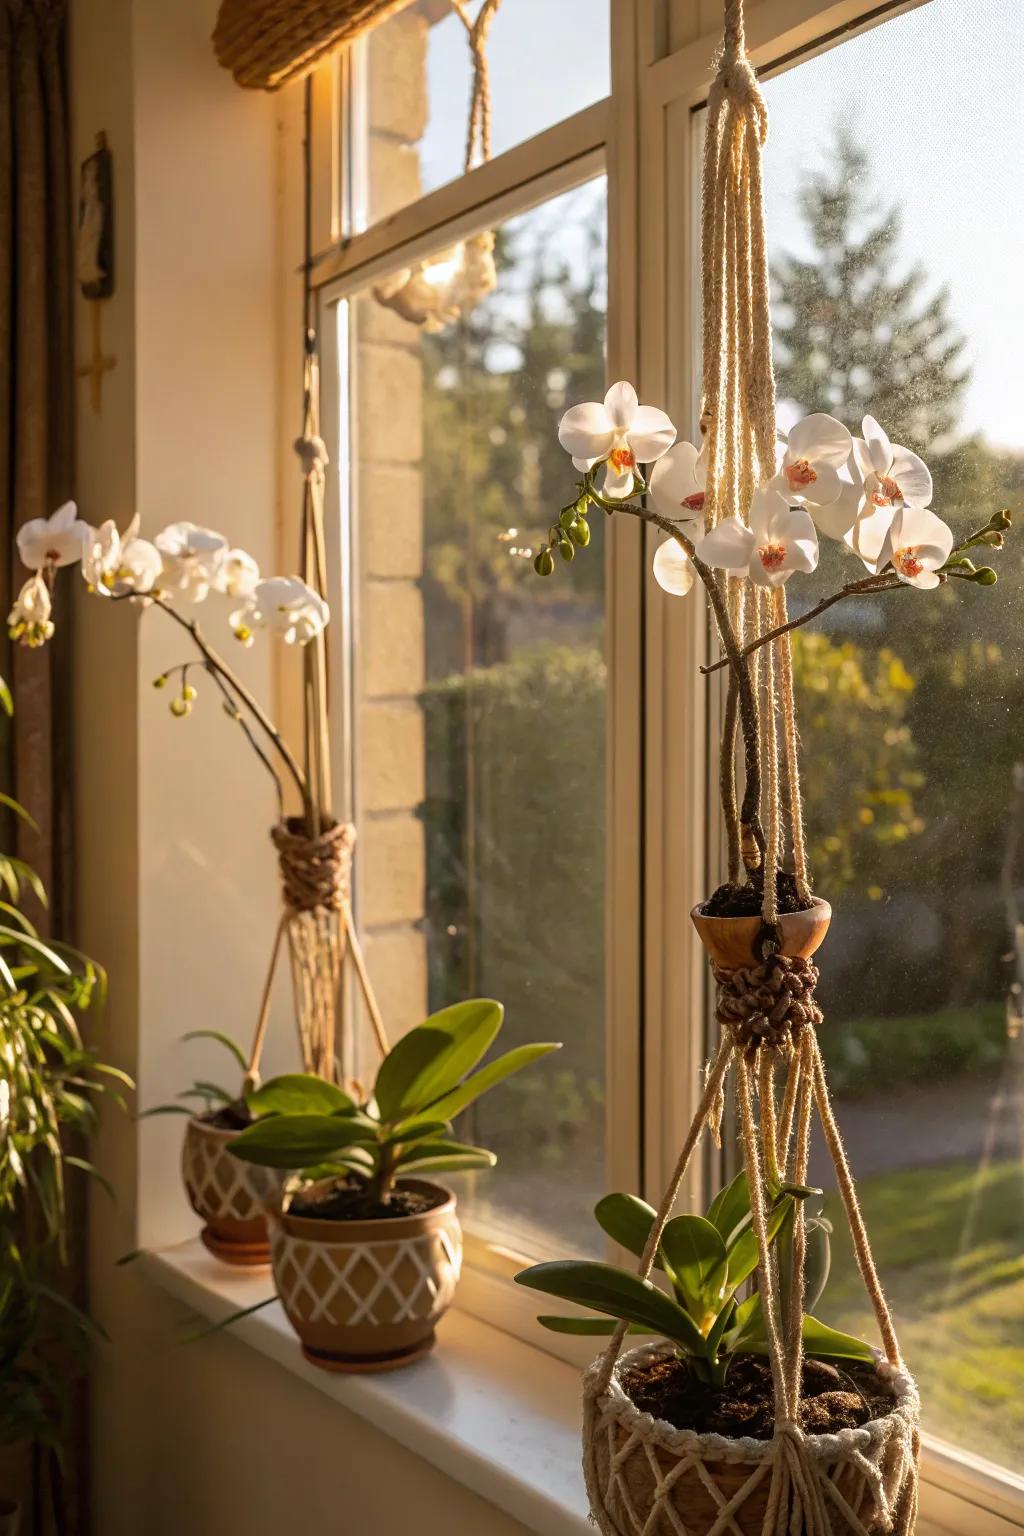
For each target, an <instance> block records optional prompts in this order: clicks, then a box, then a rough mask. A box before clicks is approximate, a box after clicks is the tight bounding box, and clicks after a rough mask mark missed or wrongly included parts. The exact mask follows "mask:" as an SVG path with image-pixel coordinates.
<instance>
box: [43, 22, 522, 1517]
mask: <svg viewBox="0 0 1024 1536" xmlns="http://www.w3.org/2000/svg"><path fill="white" fill-rule="evenodd" d="M71 8H72V20H73V44H72V70H73V92H72V96H73V129H74V152H75V160H76V161H78V160H80V159H81V158H82V157H83V156H84V155H85V154H87V153H88V152H89V151H90V149H91V148H92V145H93V141H94V136H95V134H96V132H97V131H98V130H100V129H103V130H105V131H106V133H107V136H108V139H109V142H110V145H111V148H112V151H113V154H114V161H115V191H116V200H117V292H116V294H115V297H114V298H113V300H112V301H111V302H110V303H109V304H108V305H107V306H105V312H104V319H103V324H104V342H105V346H106V348H107V349H108V350H111V351H113V352H114V354H115V355H116V357H117V360H118V361H117V368H116V369H115V371H114V372H113V373H112V374H109V375H108V376H107V378H106V380H105V385H104V397H103V409H102V414H101V415H99V416H95V415H93V414H92V412H91V410H90V408H89V404H88V400H87V398H86V397H85V395H84V392H83V394H82V395H81V396H80V400H79V406H80V416H79V462H78V495H79V499H80V502H81V506H82V510H83V515H84V516H86V517H87V518H89V519H90V520H92V521H94V522H96V521H99V520H100V519H101V518H103V517H105V516H109V515H114V516H116V517H117V518H118V520H119V521H121V522H124V521H126V520H127V518H128V517H129V516H130V514H131V511H132V510H133V508H134V507H135V506H138V508H139V509H140V511H141V512H142V516H143V527H144V532H148V533H150V534H152V533H153V532H155V531H156V530H157V529H158V528H159V527H160V526H161V525H162V524H163V523H164V522H167V521H170V520H172V519H177V518H190V519H192V520H194V521H196V522H199V523H208V524H211V525H213V526H216V527H218V528H220V529H222V530H223V532H224V533H225V534H227V535H228V536H229V537H230V538H232V539H233V540H237V541H238V542H239V543H242V544H244V545H245V546H247V547H248V548H249V549H251V550H252V552H253V553H254V554H255V555H256V556H257V558H259V559H260V560H261V562H263V563H264V564H265V565H268V566H272V565H274V564H275V544H276V541H277V534H278V528H279V524H280V520H281V511H282V509H281V507H280V506H279V505H278V498H277V494H276V489H275V487H276V484H277V480H278V476H279V474H280V473H282V462H281V455H280V453H279V443H280V441H281V440H282V402H283V400H284V396H283V394H282V392H281V373H280V366H279V365H280V364H281V362H282V359H283V357H284V356H285V354H284V353H283V352H282V348H286V349H287V361H289V362H292V361H294V355H293V348H292V347H291V345H290V344H289V341H288V336H287V335H286V333H285V331H284V330H283V329H282V328H281V326H280V324H279V322H278V317H277V303H278V296H279V293H280V289H281V281H282V274H283V273H284V272H286V271H287V270H289V268H290V267H291V266H292V264H293V263H292V253H291V251H290V250H289V249H288V248H287V242H284V243H279V236H280V235H281V234H282V225H281V219H280V216H279V211H280V208H281V206H283V204H282V201H281V199H282V197H283V189H282V166H283V165H285V163H286V161H287V163H294V156H295V154H296V153H297V148H296V142H295V138H294V123H295V118H296V114H295V110H294V108H295V101H294V92H293V93H292V95H291V98H290V99H289V97H288V96H287V95H285V96H283V97H282V98H280V99H279V100H275V99H274V98H269V97H266V96H263V95H258V94H252V93H244V92H242V91H239V90H238V89H237V88H236V87H235V86H234V85H233V84H232V82H231V81H230V79H229V77H228V76H227V75H226V74H225V73H223V72H222V71H221V70H219V69H218V68H217V67H216V65H215V64H214V62H213V59H212V55H211V51H210V46H209V34H210V31H211V28H212V25H213V20H214V14H215V10H216V5H215V0H174V3H168V0H72V7H71ZM282 125H286V126H282ZM283 233H284V234H285V235H286V236H287V241H288V242H290V241H291V240H292V238H293V234H294V221H293V220H292V219H289V220H288V221H287V224H286V226H285V227H284V230H283ZM87 326H88V317H87V316H86V315H85V314H84V312H83V313H81V314H80V315H79V324H78V334H79V343H80V346H81V347H82V348H83V349H84V347H85V345H86V344H87V341H88V330H87ZM285 377H287V369H286V370H285ZM288 409H289V410H290V409H291V407H290V406H289V407H288ZM285 425H286V426H290V425H291V422H290V420H289V422H287V423H285ZM284 435H285V436H290V435H294V427H293V426H292V430H291V431H290V432H287V433H285V434H284ZM79 609H80V611H79V613H78V643H77V657H78V672H77V679H76V697H77V706H76V707H77V718H76V722H75V739H76V754H77V755H76V764H77V777H76V785H75V793H76V801H77V811H78V878H79V902H80V913H81V922H80V933H79V938H80V940H81V942H82V943H83V944H84V945H85V946H86V947H87V948H88V949H89V950H90V951H92V952H93V953H95V954H96V955H97V956H98V957H99V958H100V959H101V960H103V961H104V962H105V963H106V964H107V966H108V967H109V970H110V981H111V1002H110V1008H109V1013H108V1018H107V1022H106V1026H105V1036H104V1039H103V1042H102V1043H103V1048H104V1050H105V1052H106V1053H107V1055H108V1056H109V1057H111V1058H112V1059H114V1060H116V1061H118V1062H119V1063H120V1064H121V1065H123V1066H124V1067H126V1068H127V1069H128V1070H129V1071H131V1072H133V1073H134V1074H135V1075H136V1077H137V1079H138V1082H139V1097H140V1103H142V1104H150V1103H153V1102H157V1101H159V1100H162V1099H165V1098H168V1097H170V1096H172V1095H173V1094H174V1093H175V1092H176V1091H177V1089H178V1088H179V1087H181V1086H182V1084H183V1083H185V1082H187V1081H188V1080H189V1078H190V1077H191V1076H193V1075H195V1074H196V1073H198V1074H199V1075H210V1073H211V1072H212V1071H215V1070H216V1069H217V1068H219V1066H220V1062H219V1060H218V1058H217V1057H216V1056H215V1055H213V1054H206V1053H205V1052H204V1051H203V1050H202V1049H191V1054H190V1049H189V1048H185V1049H183V1048H182V1047H181V1046H180V1045H179V1043H178V1041H179V1037H180V1035H181V1034H182V1033H183V1032H184V1031H185V1030H186V1029H189V1028H197V1027H203V1026H213V1027H218V1028H222V1029H226V1030H228V1031H229V1032H230V1033H232V1034H238V1035H244V1034H245V1033H246V1031H247V1030H248V1029H249V1028H250V1027H251V1024H252V1021H253V1012H254V1009H255V1006H256V1002H257V998H258V992H259V986H260V981H261V975H262V970H263V966H264V964H265V959H266V954H267V944H268V941H269V937H270V934H271V931H272V926H273V922H274V919H275V909H276V887H275V879H274V869H273V862H272V858H271V854H270V850H269V847H268V843H267V835H266V834H267V829H268V827H269V824H270V822H271V820H272V816H273V803H272V799H271V796H270V794H269V793H268V789H267V784H266V782H265V780H264V778H263V775H262V770H261V769H260V768H259V766H258V765H257V764H256V763H255V762H254V761H251V760H250V759H249V758H248V757H247V755H246V751H245V749H244V744H243V743H241V742H240V741H239V740H237V739H236V738H235V736H234V734H233V728H232V727H231V725H230V723H229V722H228V721H227V720H226V719H225V717H224V716H223V714H222V713H221V711H220V708H219V706H218V704H217V703H216V701H215V700H214V698H213V697H212V696H211V690H209V689H204V690H202V698H201V700H200V704H199V705H198V706H197V709H196V711H195V713H194V715H193V717H192V718H191V719H189V720H188V721H185V722H178V721H174V720H172V719H171V717H170V715H169V714H168V712H167V709H166V695H163V694H155V693H154V692H153V691H152V690H151V688H150V680H151V679H152V677H153V676H154V674H155V673H156V672H157V671H159V670H160V669H161V668H162V667H164V666H166V665H167V664H168V663H169V662H172V661H175V660H178V659H181V658H182V655H183V653H182V650H181V646H180V644H179V643H177V642H176V641H174V640H173V639H172V637H171V636H170V635H169V632H168V627H167V625H166V623H165V621H163V619H162V617H161V615H159V614H155V613H154V614H149V615H147V616H146V617H145V618H144V619H143V621H142V623H141V625H140V624H139V623H138V622H137V617H136V616H135V615H133V614H131V613H129V612H127V611H126V610H125V609H124V608H120V609H117V610H111V609H109V608H107V609H104V608H103V606H102V605H101V604H100V603H99V602H98V601H97V600H95V599H89V598H87V597H86V596H85V595H84V593H83V594H82V598H81V601H80V603H79ZM205 617H208V618H209V619H210V621H211V622H212V623H213V624H216V622H217V621H216V618H215V617H214V615H212V614H211V615H209V616H204V618H205ZM226 643H228V644H230V643H231V641H230V637H227V642H226ZM243 666H244V668H245V669H246V672H247V676H248V679H249V681H250V682H251V683H252V685H253V686H254V687H255V688H257V689H258V690H259V691H260V692H261V693H262V694H264V696H268V695H269V694H270V692H271V689H272V683H273V679H272V676H271V671H270V662H269V659H268V653H267V652H266V651H265V650H264V651H261V650H260V649H259V648H256V650H255V651H254V652H253V653H249V654H247V655H246V656H245V657H244V658H243ZM275 1025H276V1031H277V1039H278V1042H279V1043H278V1045H277V1047H276V1049H277V1054H278V1059H279V1060H284V1059H286V1058H287V1054H288V1052H287V1043H288V1028H287V1005H286V999H285V998H284V997H283V996H282V997H281V998H279V1000H278V1005H277V1009H276V1015H275ZM272 1064H273V1063H272ZM180 1134H181V1132H180V1122H179V1121H177V1120H176V1119H163V1120H155V1121H149V1122H144V1123H143V1124H142V1125H141V1126H138V1125H136V1124H135V1123H134V1122H133V1121H131V1120H129V1119H127V1118H123V1119H118V1118H116V1117H108V1121H107V1123H106V1125H105V1127H104V1130H103V1133H102V1136H101V1139H100V1146H99V1158H100V1161H101V1163H102V1165H103V1167H104V1170H105V1171H106V1172H107V1173H108V1174H109V1175H110V1176H111V1178H112V1179H113V1181H114V1183H115V1185H116V1187H117V1190H118V1196H119V1199H118V1204H117V1206H116V1208H113V1207H111V1206H110V1205H109V1204H108V1203H107V1202H105V1200H104V1199H103V1197H102V1196H100V1197H99V1198H98V1199H97V1200H96V1202H95V1209H94V1212H93V1221H92V1232H91V1247H92V1256H91V1268H92V1290H93V1301H94V1308H95V1311H96V1313H97V1315H98V1316H99V1318H100V1319H101V1321H102V1322H103V1323H104V1325H105V1326H106V1328H107V1329H108V1331H109V1332H110V1334H111V1340H112V1341H111V1344H110V1345H109V1347H106V1348H104V1349H102V1350H100V1351H99V1353H98V1357H97V1361H96V1368H95V1376H94V1419H93V1483H94V1507H95V1522H94V1528H95V1530H96V1532H97V1533H98V1536H139V1533H140V1532H146V1533H147V1536H164V1533H166V1536H172V1533H173V1536H178V1533H180V1532H181V1531H183V1530H187V1531H189V1532H190V1533H192V1536H225V1533H230V1536H234V1533H235V1532H242V1531H245V1532H247V1533H251V1536H264V1533H266V1536H270V1533H278V1532H280V1531H283V1530H288V1529H291V1528H293V1527H294V1525H295V1522H296V1519H298V1520H299V1521H301V1522H302V1523H303V1525H304V1527H305V1528H307V1529H310V1528H312V1529H333V1530H338V1531H345V1532H352V1533H355V1532H361V1531H365V1530H369V1529H371V1528H372V1529H374V1530H376V1531H379V1532H382V1533H385V1532H392V1531H395V1532H397V1531H398V1530H399V1529H401V1528H403V1527H404V1526H405V1525H406V1524H407V1523H411V1522H412V1521H415V1523H416V1527H417V1529H418V1530H420V1531H423V1532H425V1533H427V1536H432V1533H433V1532H435V1531H436V1532H437V1533H438V1536H441V1532H442V1531H443V1532H445V1533H446V1536H460V1533H462V1532H465V1533H466V1536H469V1533H471V1532H472V1533H473V1536H476V1533H478V1532H480V1531H481V1530H483V1529H486V1530H487V1531H488V1533H490V1536H516V1533H517V1532H519V1536H523V1533H522V1532H521V1530H520V1528H519V1527H517V1526H515V1525H514V1524H513V1523H512V1522H509V1521H508V1520H506V1519H505V1518H504V1517H501V1516H499V1515H497V1514H496V1513H495V1512H493V1511H491V1510H489V1509H486V1510H485V1508H484V1506H483V1505H482V1504H481V1503H480V1501H479V1500H478V1499H476V1498H475V1497H474V1496H472V1495H470V1494H468V1493H467V1492H465V1491H464V1490H462V1489H460V1488H457V1487H455V1486H454V1485H451V1484H449V1483H448V1482H447V1481H446V1480H445V1479H443V1478H442V1477H441V1476H440V1474H438V1473H436V1472H435V1471H434V1470H433V1469H432V1468H430V1467H428V1466H426V1465H425V1464H424V1463H422V1462H420V1461H419V1460H418V1459H417V1458H415V1457H413V1456H410V1455H409V1454H408V1453H405V1452H402V1451H400V1450H399V1448H398V1447H397V1446H395V1445H394V1444H393V1442H391V1441H389V1440H387V1439H386V1438H385V1437H384V1436H382V1435H381V1434H380V1433H379V1432H378V1431H376V1430H371V1429H370V1428H369V1427H368V1426H365V1425H364V1424H362V1423H361V1422H358V1421H356V1420H354V1419H353V1418H352V1417H351V1416H349V1415H347V1414H345V1413H344V1412H343V1410H341V1409H339V1408H338V1407H337V1406H336V1405H334V1404H333V1403H331V1402H330V1401H329V1400H328V1399H326V1398H325V1397H323V1396H322V1395H321V1394H319V1393H317V1392H315V1391H313V1390H311V1389H310V1388H308V1387H306V1386H305V1385H303V1384H302V1383H301V1382H299V1381H297V1380H296V1379H295V1378H293V1377H291V1376H290V1375H289V1374H288V1373H286V1372H284V1371H282V1370H281V1369H280V1368H279V1367H277V1366H275V1365H274V1364H273V1363H271V1362H269V1361H267V1360H265V1359H263V1358H262V1357H259V1356H257V1355H256V1354H254V1353H252V1352H251V1351H249V1350H247V1349H246V1348H245V1347H244V1346H242V1345H241V1344H239V1343H237V1342H235V1341H233V1340H231V1339H230V1338H218V1339H215V1340H211V1341H208V1342H206V1343H203V1344H199V1345H193V1346H191V1347H182V1346H181V1345H179V1344H178V1343H177V1342H176V1337H175V1330H176V1326H177V1324H178V1323H179V1322H180V1320H181V1309H180V1307H178V1305H177V1304H176V1303H173V1302H172V1301H171V1300H170V1299H169V1298H167V1297H165V1296H163V1295H162V1294H161V1293H159V1292H157V1291H155V1290H154V1289H152V1287H151V1286H150V1285H149V1284H148V1283H147V1282H145V1281H144V1280H143V1279H142V1277H141V1275H140V1273H139V1272H138V1271H137V1270H133V1269H132V1268H131V1267H130V1266H129V1267H127V1268H121V1269H118V1268H115V1267H114V1260H115V1259H116V1257H117V1256H118V1255H119V1254H123V1253H125V1252H127V1251H128V1250H130V1249H132V1248H134V1247H136V1246H138V1245H139V1244H146V1245H156V1244H161V1243H166V1242H170V1241H174V1240H177V1239H179V1238H181V1237H184V1236H187V1235H189V1234H191V1233H192V1232H193V1231H194V1228H195V1222H194V1220H193V1218H192V1217H191V1215H190V1213H189V1212H188V1211H187V1209H186V1207H185V1202H184V1198H183V1196H182V1194H181V1191H180V1185H179V1180H178V1174H177V1147H178V1142H179V1138H180ZM325 1468H326V1469H329V1476H327V1477H325V1475H324V1469H325ZM342 1492H344V1496H345V1499H346V1501H347V1505H346V1509H347V1512H346V1513H345V1514H341V1513H339V1499H340V1497H341V1496H342Z"/></svg>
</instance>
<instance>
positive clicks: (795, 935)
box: [690, 896, 832, 970]
mask: <svg viewBox="0 0 1024 1536" xmlns="http://www.w3.org/2000/svg"><path fill="white" fill-rule="evenodd" d="M690 917H691V918H692V920H693V926H694V927H695V928H696V930H697V932H698V934H699V935H700V941H701V943H702V944H703V945H704V948H705V949H706V950H707V952H708V955H709V956H710V958H711V960H712V961H713V962H714V964H715V965H720V966H723V967H725V968H727V969H729V970H736V969H739V968H741V967H744V966H750V965H757V964H759V962H760V960H761V955H760V953H759V951H758V947H757V946H758V944H759V942H760V940H761V938H762V936H763V933H764V920H763V918H761V917H760V916H757V917H705V915H704V913H703V911H702V910H701V908H700V907H699V906H697V907H694V909H693V911H692V912H691V913H690ZM778 921H779V928H780V929H781V931H782V944H781V947H780V949H779V953H780V954H782V955H785V956H786V958H787V959H790V960H797V959H800V960H809V959H810V958H811V956H812V955H813V954H814V953H815V951H816V950H817V949H818V948H819V947H820V946H821V944H822V943H823V941H824V938H825V935H826V934H827V933H828V930H829V924H830V923H831V921H832V908H831V907H830V906H829V904H828V902H827V901H822V899H821V897H820V896H815V897H814V898H813V900H812V903H811V905H810V906H809V907H808V908H807V909H806V910H805V911H803V912H785V913H782V914H780V916H779V920H778Z"/></svg>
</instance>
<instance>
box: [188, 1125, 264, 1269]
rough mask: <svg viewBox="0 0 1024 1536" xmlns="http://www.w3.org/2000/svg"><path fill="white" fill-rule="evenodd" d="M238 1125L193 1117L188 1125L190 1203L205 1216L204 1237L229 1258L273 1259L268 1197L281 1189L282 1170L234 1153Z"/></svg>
mask: <svg viewBox="0 0 1024 1536" xmlns="http://www.w3.org/2000/svg"><path fill="white" fill-rule="evenodd" d="M237 1135H238V1132H237V1131H226V1130H221V1129H220V1127H219V1126H215V1125H210V1123H209V1122H208V1121H205V1120H198V1119H192V1120H190V1121H189V1123H188V1128H187V1130H186V1131H185V1144H184V1146H183V1147H182V1152H181V1172H182V1177H183V1178H184V1180H185V1189H186V1192H187V1194H188V1198H189V1203H190V1204H191V1206H192V1209H193V1210H194V1211H195V1213H196V1215H197V1216H199V1217H201V1218H202V1220H203V1223H204V1225H203V1231H202V1239H203V1242H204V1243H205V1244H206V1246H207V1248H209V1250H210V1252H211V1253H215V1254H216V1255H217V1257H218V1258H219V1259H223V1260H224V1261H225V1263H227V1264H244V1265H253V1264H269V1263H270V1239H269V1237H268V1235H267V1218H266V1214H265V1202H266V1201H267V1200H271V1199H273V1198H274V1197H275V1195H277V1193H278V1192H279V1190H280V1187H281V1179H282V1175H281V1174H279V1173H278V1172H277V1171H276V1170H274V1169H271V1168H257V1167H256V1166H254V1165H253V1164H252V1163H243V1162H242V1160H241V1159H240V1158H237V1157H232V1156H231V1153H230V1151H229V1148H230V1146H231V1143H232V1142H233V1141H234V1139H235V1137H236V1136H237Z"/></svg>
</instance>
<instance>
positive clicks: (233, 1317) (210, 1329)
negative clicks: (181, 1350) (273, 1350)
mask: <svg viewBox="0 0 1024 1536" xmlns="http://www.w3.org/2000/svg"><path fill="white" fill-rule="evenodd" d="M276 1300H277V1292H276V1291H275V1292H274V1294H273V1296H267V1297H265V1299H264V1300H263V1301H255V1302H253V1304H252V1306H251V1307H241V1308H240V1309H239V1310H238V1311H237V1312H229V1313H228V1315H227V1317H222V1318H221V1320H220V1322H219V1323H205V1324H203V1325H202V1326H201V1327H199V1328H183V1329H182V1330H181V1332H180V1333H179V1334H178V1343H179V1344H198V1343H199V1341H200V1340H201V1339H209V1338H212V1336H213V1335H214V1334H215V1333H223V1332H224V1329H225V1328H230V1327H231V1326H232V1324H234V1323H240V1322H241V1321H242V1318H243V1317H252V1315H253V1313H254V1312H262V1310H263V1308H264V1307H269V1306H270V1305H271V1303H272V1302H275V1301H276Z"/></svg>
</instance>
